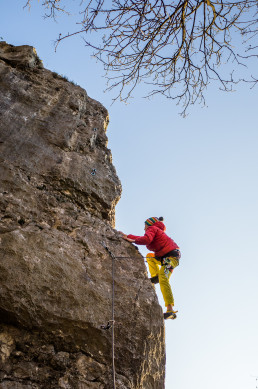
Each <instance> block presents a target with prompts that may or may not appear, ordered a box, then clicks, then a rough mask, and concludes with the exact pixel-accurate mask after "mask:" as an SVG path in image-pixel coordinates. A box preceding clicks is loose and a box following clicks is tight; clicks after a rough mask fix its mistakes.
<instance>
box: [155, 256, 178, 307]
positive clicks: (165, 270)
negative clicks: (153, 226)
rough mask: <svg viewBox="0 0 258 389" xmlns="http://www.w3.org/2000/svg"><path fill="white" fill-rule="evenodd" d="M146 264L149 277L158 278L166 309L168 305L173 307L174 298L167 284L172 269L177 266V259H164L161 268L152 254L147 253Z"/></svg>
mask: <svg viewBox="0 0 258 389" xmlns="http://www.w3.org/2000/svg"><path fill="white" fill-rule="evenodd" d="M147 262H148V265H149V270H150V275H151V277H155V276H158V277H159V284H160V290H161V293H162V296H163V299H164V301H165V306H166V307H167V306H168V305H169V304H171V305H174V297H173V293H172V289H171V286H170V284H169V279H170V277H171V274H172V272H173V269H174V268H175V267H176V266H178V265H179V261H178V259H177V258H174V257H168V258H166V261H165V262H166V263H165V264H164V265H163V266H161V262H160V261H158V260H157V259H156V258H155V256H154V254H153V253H149V254H147Z"/></svg>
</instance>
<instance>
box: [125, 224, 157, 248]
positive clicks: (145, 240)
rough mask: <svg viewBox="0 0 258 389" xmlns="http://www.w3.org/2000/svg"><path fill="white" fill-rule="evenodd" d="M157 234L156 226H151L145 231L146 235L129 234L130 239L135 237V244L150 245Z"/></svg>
mask: <svg viewBox="0 0 258 389" xmlns="http://www.w3.org/2000/svg"><path fill="white" fill-rule="evenodd" d="M155 234H156V230H155V229H154V228H151V227H149V228H148V229H147V231H146V232H145V234H144V236H135V235H127V237H128V238H129V239H134V240H135V242H134V243H135V244H140V245H141V244H142V245H149V244H150V243H151V242H152V241H153V239H154V237H155Z"/></svg>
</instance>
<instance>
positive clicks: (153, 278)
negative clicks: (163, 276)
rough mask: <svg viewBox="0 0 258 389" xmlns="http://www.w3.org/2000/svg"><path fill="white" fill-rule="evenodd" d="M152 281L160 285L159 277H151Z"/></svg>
mask: <svg viewBox="0 0 258 389" xmlns="http://www.w3.org/2000/svg"><path fill="white" fill-rule="evenodd" d="M150 280H151V282H152V283H153V284H158V283H159V276H155V277H151V278H150Z"/></svg>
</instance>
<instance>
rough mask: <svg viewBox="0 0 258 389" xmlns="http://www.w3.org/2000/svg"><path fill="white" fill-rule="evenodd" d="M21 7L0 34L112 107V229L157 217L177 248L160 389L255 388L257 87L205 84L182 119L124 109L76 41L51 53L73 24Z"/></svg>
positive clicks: (170, 107) (138, 227)
mask: <svg viewBox="0 0 258 389" xmlns="http://www.w3.org/2000/svg"><path fill="white" fill-rule="evenodd" d="M22 5H23V1H21V0H9V1H2V2H1V5H0V26H1V27H0V28H1V30H0V36H1V37H2V38H3V39H4V40H6V41H7V42H8V43H11V44H14V45H23V44H29V45H32V46H34V47H35V48H36V49H37V52H38V54H39V56H40V58H41V59H42V60H43V63H44V66H45V67H46V68H48V69H50V70H52V71H56V72H58V73H60V74H63V75H66V76H67V77H68V78H69V79H70V80H73V81H75V82H76V83H77V84H79V85H80V86H82V87H83V88H85V89H86V91H87V93H88V94H89V96H90V97H92V98H94V99H97V100H99V101H100V102H101V103H102V104H103V105H104V106H105V107H106V108H107V109H108V110H109V114H110V125H109V128H108V137H109V147H110V148H111V150H112V154H113V161H114V164H115V166H116V169H117V172H118V175H119V177H120V179H121V181H122V185H123V195H122V198H121V201H120V202H119V204H118V206H117V211H116V228H117V229H118V230H122V231H124V232H125V233H133V234H136V235H138V234H142V233H143V223H144V220H145V219H146V218H148V217H150V216H164V218H165V222H166V225H167V232H168V234H169V235H170V236H171V237H173V239H174V240H175V241H176V242H177V243H178V244H179V246H180V247H181V251H182V254H183V255H182V260H181V263H180V267H179V268H177V269H176V270H175V271H174V273H173V275H172V278H171V284H172V287H173V291H174V296H175V306H176V308H178V309H179V314H178V319H177V320H175V321H172V320H170V321H168V322H166V346H167V369H166V389H170V388H171V389H218V388H219V389H231V388H232V389H255V387H256V382H255V378H254V376H258V331H257V328H258V309H257V302H258V282H257V275H258V256H257V242H258V239H257V236H258V227H257V224H258V201H257V199H258V185H257V177H258V152H257V151H258V131H257V128H258V125H257V100H258V98H257V97H258V89H257V88H256V89H253V90H250V89H249V88H248V86H247V85H242V86H239V87H238V88H237V91H236V92H234V93H231V94H229V93H223V92H220V91H218V90H217V87H216V86H215V85H212V84H211V85H210V86H209V89H208V91H207V94H206V99H207V105H208V107H206V108H201V107H200V106H199V105H195V106H194V107H192V108H191V110H190V112H189V115H188V117H187V118H185V119H184V118H182V117H181V116H179V115H178V112H179V108H178V107H177V106H176V105H175V104H174V103H173V101H169V100H166V99H164V98H161V97H156V98H155V99H151V100H146V99H142V98H141V97H140V96H142V95H143V91H142V90H141V89H139V90H137V92H136V94H135V98H134V99H133V100H132V101H131V102H130V104H128V105H124V104H122V103H116V104H114V105H112V106H111V99H112V97H113V94H112V93H111V94H110V93H104V92H103V90H104V89H105V79H104V78H103V70H102V67H101V65H100V64H97V63H96V61H95V60H94V59H92V58H91V57H90V53H89V52H88V51H87V50H86V49H85V47H84V44H83V41H82V38H79V37H77V38H73V39H70V40H66V41H64V42H63V43H62V44H61V45H60V46H59V48H58V50H57V52H56V53H55V52H54V43H53V42H54V40H55V39H56V37H57V36H58V34H59V32H61V31H63V32H65V31H70V32H72V31H74V26H73V23H74V18H73V17H70V18H68V17H62V18H60V20H58V21H57V22H54V21H53V20H52V21H51V20H44V19H43V17H42V9H41V7H40V6H39V5H38V3H37V2H36V1H34V2H33V3H32V5H33V7H32V9H31V11H30V12H28V11H27V10H23V9H22ZM253 66H254V68H257V62H256V63H255V62H254V63H253ZM141 251H142V253H143V254H146V250H144V249H141ZM157 290H158V293H159V287H157ZM159 296H160V295H159ZM160 303H161V305H162V306H163V301H162V299H161V298H160ZM153 389H155V388H153Z"/></svg>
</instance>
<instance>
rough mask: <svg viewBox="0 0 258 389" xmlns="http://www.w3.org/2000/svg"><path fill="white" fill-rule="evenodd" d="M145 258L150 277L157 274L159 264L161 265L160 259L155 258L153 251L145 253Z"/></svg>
mask: <svg viewBox="0 0 258 389" xmlns="http://www.w3.org/2000/svg"><path fill="white" fill-rule="evenodd" d="M146 258H147V263H148V266H149V271H150V275H151V277H156V276H158V274H159V266H160V265H161V264H160V261H158V260H157V259H155V256H154V254H153V253H148V254H147V255H146Z"/></svg>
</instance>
